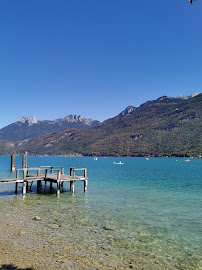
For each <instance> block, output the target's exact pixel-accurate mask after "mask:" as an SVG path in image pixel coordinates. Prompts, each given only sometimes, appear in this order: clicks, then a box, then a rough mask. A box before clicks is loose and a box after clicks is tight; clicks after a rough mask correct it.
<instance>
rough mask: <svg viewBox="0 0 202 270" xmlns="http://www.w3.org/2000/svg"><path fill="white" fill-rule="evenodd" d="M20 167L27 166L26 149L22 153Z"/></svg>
mask: <svg viewBox="0 0 202 270" xmlns="http://www.w3.org/2000/svg"><path fill="white" fill-rule="evenodd" d="M22 168H27V151H25V153H24V154H23V155H22Z"/></svg>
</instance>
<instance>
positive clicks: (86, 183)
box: [84, 180, 88, 192]
mask: <svg viewBox="0 0 202 270" xmlns="http://www.w3.org/2000/svg"><path fill="white" fill-rule="evenodd" d="M87 185H88V180H84V192H86V191H87Z"/></svg>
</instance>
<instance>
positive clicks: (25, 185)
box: [22, 181, 27, 195]
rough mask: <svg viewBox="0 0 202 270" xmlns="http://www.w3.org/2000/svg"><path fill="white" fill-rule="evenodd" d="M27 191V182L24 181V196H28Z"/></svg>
mask: <svg viewBox="0 0 202 270" xmlns="http://www.w3.org/2000/svg"><path fill="white" fill-rule="evenodd" d="M26 191H27V182H26V181H23V188H22V193H23V195H26Z"/></svg>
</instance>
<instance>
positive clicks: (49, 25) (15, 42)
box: [0, 0, 202, 128]
mask: <svg viewBox="0 0 202 270" xmlns="http://www.w3.org/2000/svg"><path fill="white" fill-rule="evenodd" d="M201 25H202V1H201V0H197V1H196V2H193V4H192V5H190V4H189V3H188V0H178V1H162V0H156V1H151V0H145V1H134V0H127V1H126V0H122V1H120V0H71V1H70V0H54V1H53V0H18V1H16V0H9V1H8V0H1V1H0V38H1V40H0V41H1V46H0V90H1V106H0V115H1V118H0V128H1V127H3V126H6V125H8V124H10V123H12V122H15V121H17V120H18V118H20V117H21V116H23V115H24V116H28V115H31V116H36V118H37V119H38V120H54V119H57V118H61V117H64V116H66V115H68V114H81V115H83V116H84V117H86V118H93V119H97V120H100V121H103V120H105V119H107V118H111V117H114V116H115V115H117V114H119V113H120V112H121V111H122V110H123V109H125V108H126V107H127V106H128V105H133V106H139V105H140V104H141V103H143V102H145V101H148V100H152V99H156V98H158V97H160V96H163V95H168V96H172V97H174V96H177V95H179V94H190V93H195V92H202V30H201Z"/></svg>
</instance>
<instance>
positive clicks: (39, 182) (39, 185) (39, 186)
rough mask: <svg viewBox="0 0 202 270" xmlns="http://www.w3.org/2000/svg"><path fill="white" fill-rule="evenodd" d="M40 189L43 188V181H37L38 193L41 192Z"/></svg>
mask: <svg viewBox="0 0 202 270" xmlns="http://www.w3.org/2000/svg"><path fill="white" fill-rule="evenodd" d="M40 188H41V180H38V181H37V192H39V191H40Z"/></svg>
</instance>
